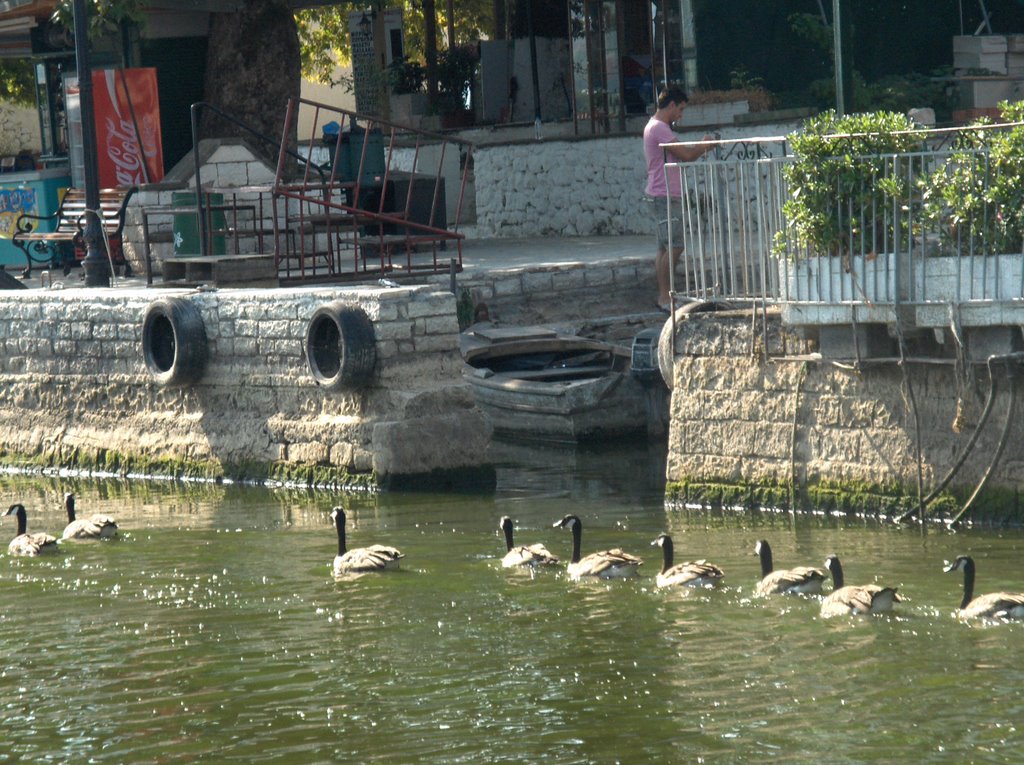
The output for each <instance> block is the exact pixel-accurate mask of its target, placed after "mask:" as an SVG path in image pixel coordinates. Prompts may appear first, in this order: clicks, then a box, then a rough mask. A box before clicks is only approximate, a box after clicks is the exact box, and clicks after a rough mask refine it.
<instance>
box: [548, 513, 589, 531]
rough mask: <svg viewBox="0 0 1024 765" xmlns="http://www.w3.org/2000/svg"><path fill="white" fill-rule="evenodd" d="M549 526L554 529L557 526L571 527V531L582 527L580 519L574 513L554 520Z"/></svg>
mask: <svg viewBox="0 0 1024 765" xmlns="http://www.w3.org/2000/svg"><path fill="white" fill-rule="evenodd" d="M551 528H554V529H557V528H563V529H566V528H568V529H572V530H573V532H575V531H576V530H577V529H582V528H583V524H582V523H580V519H579V518H578V517H577V516H575V515H567V516H565V517H564V518H562V520H560V521H555V522H554V523H553V524H551Z"/></svg>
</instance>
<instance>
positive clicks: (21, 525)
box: [11, 505, 28, 537]
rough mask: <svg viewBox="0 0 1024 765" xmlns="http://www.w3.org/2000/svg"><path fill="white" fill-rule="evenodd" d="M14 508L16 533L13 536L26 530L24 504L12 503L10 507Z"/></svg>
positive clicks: (19, 534) (26, 519) (26, 520)
mask: <svg viewBox="0 0 1024 765" xmlns="http://www.w3.org/2000/svg"><path fill="white" fill-rule="evenodd" d="M11 509H12V510H14V517H15V518H17V519H18V533H17V534H16V535H15V536H19V537H20V536H21V535H22V534H25V533H27V532H28V516H27V515H26V514H25V507H24V505H14V507H12V508H11Z"/></svg>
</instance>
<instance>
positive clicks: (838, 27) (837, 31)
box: [832, 0, 846, 117]
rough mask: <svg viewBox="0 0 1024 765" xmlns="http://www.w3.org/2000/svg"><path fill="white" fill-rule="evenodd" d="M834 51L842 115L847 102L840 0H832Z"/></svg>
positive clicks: (838, 101) (837, 110) (838, 105)
mask: <svg viewBox="0 0 1024 765" xmlns="http://www.w3.org/2000/svg"><path fill="white" fill-rule="evenodd" d="M832 40H833V46H832V47H833V48H834V50H833V51H832V53H833V55H834V57H835V62H836V64H835V66H836V113H837V114H839V116H840V117H842V116H843V115H844V114H846V104H845V100H844V98H843V95H844V94H843V33H842V24H841V23H840V14H839V0H832Z"/></svg>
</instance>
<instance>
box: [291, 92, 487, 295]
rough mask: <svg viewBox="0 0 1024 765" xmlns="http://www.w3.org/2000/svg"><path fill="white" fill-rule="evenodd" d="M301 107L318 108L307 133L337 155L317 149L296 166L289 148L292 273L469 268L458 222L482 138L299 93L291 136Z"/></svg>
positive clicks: (339, 275)
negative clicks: (418, 126)
mask: <svg viewBox="0 0 1024 765" xmlns="http://www.w3.org/2000/svg"><path fill="white" fill-rule="evenodd" d="M300 106H303V107H305V108H307V109H308V110H309V111H310V113H311V114H310V116H311V120H310V128H309V132H308V133H307V134H305V135H300V136H299V139H300V141H304V142H305V143H306V144H307V145H308V146H310V147H312V146H314V145H317V144H321V143H322V144H323V146H324V147H325V148H326V149H327V153H328V157H327V161H326V162H325V163H323V164H317V163H316V162H315V161H313V152H312V151H311V152H310V155H309V157H308V158H307V161H305V162H302V163H300V164H299V166H298V168H297V172H296V168H295V166H294V165H295V163H294V162H293V161H292V160H293V157H292V155H291V153H290V152H287V151H285V150H283V149H282V151H281V154H280V159H279V162H278V166H277V171H276V177H275V181H274V188H273V199H274V210H275V214H274V221H275V237H274V238H275V242H276V244H275V252H276V253H277V259H278V267H279V270H280V273H281V278H282V280H285V281H287V280H296V281H309V280H322V279H329V280H336V279H349V280H359V279H365V278H368V277H379V276H400V275H410V274H423V273H446V272H449V271H450V270H452V269H454V270H462V241H463V239H464V238H465V235H464V234H462V233H461V232H460V231H459V230H458V229H459V222H460V218H461V215H462V209H463V199H464V197H465V191H466V185H467V180H468V178H469V174H470V172H471V168H472V150H473V147H472V144H470V143H468V142H466V141H461V140H459V139H456V138H452V137H450V136H444V135H437V134H432V133H426V132H424V131H417V130H412V129H411V128H408V127H404V126H401V125H397V124H394V123H391V122H387V121H384V120H381V119H378V118H376V117H373V116H370V115H361V114H357V113H355V112H351V111H349V110H346V109H340V108H337V107H333V106H330V105H327V104H322V103H316V102H313V101H306V100H303V99H292V100H290V101H289V103H288V109H287V114H286V117H285V130H284V134H285V135H287V134H288V132H289V130H290V129H291V128H292V126H294V125H296V124H297V122H298V114H299V107H300ZM330 123H334V125H331V124H330ZM328 126H330V127H333V128H335V130H334V131H333V132H331V131H330V130H328V131H327V132H325V131H324V128H325V127H328ZM399 150H401V151H399ZM400 154H402V155H403V156H404V157H405V158H406V159H404V160H402V162H401V164H400V162H399V160H398V159H397V157H398V156H399V155H400ZM453 166H454V171H453V170H452V169H451V168H452V167H453ZM450 198H454V200H455V203H454V205H448V204H447V201H446V200H447V199H450ZM442 253H443V254H442Z"/></svg>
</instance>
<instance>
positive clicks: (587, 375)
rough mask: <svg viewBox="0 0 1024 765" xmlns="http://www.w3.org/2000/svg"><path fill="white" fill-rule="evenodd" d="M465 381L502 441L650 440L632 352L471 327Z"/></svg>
mask: <svg viewBox="0 0 1024 765" xmlns="http://www.w3.org/2000/svg"><path fill="white" fill-rule="evenodd" d="M461 349H462V357H463V360H464V361H465V367H464V368H463V376H464V377H465V379H466V380H468V381H469V383H470V384H471V385H472V387H473V392H474V397H475V399H476V403H477V405H478V406H479V407H480V409H481V410H482V411H483V412H484V414H485V415H486V416H487V417H488V418H489V419H490V420H491V422H492V424H493V425H494V429H495V431H496V432H497V433H502V434H505V435H512V436H515V437H517V438H535V439H542V440H553V441H587V440H594V439H600V438H604V437H607V436H618V435H624V434H635V433H644V432H646V429H647V407H646V403H645V391H644V388H643V386H641V385H640V383H639V382H638V381H636V380H634V379H633V377H632V375H631V374H630V350H629V349H628V348H624V347H622V346H618V345H613V344H611V343H606V342H603V341H601V340H593V339H589V338H585V337H578V336H576V335H567V334H563V333H560V332H558V331H556V330H554V329H551V328H548V327H510V328H497V327H490V326H476V327H470V329H468V330H466V331H465V332H464V333H463V334H462V339H461Z"/></svg>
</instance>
